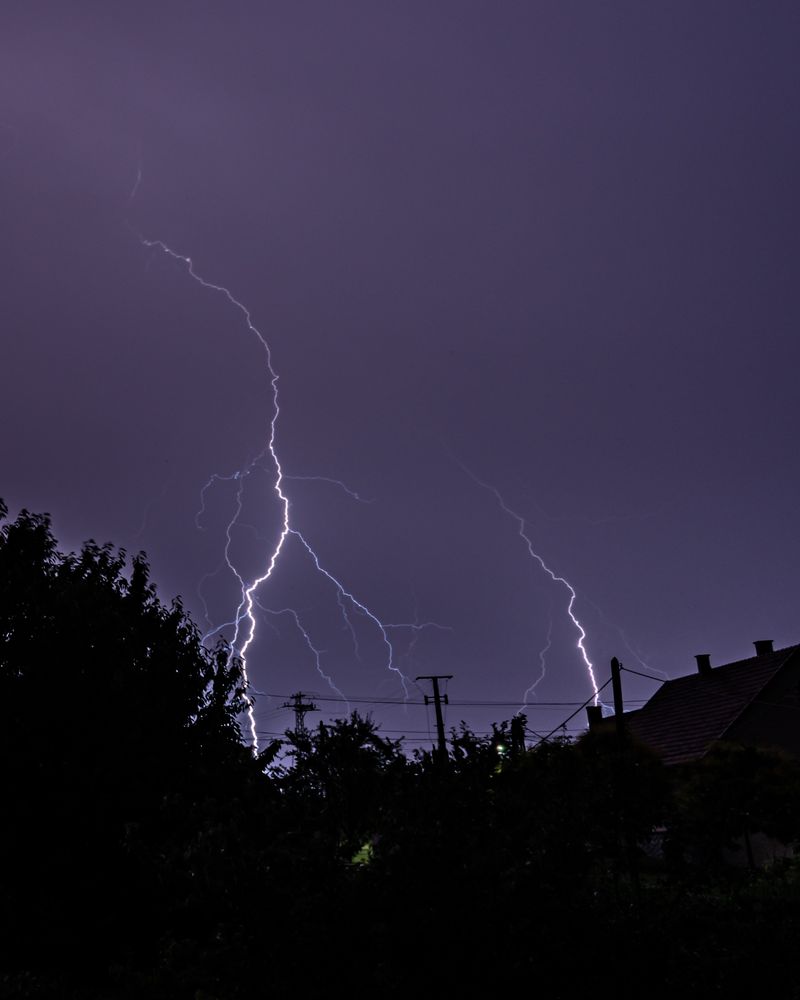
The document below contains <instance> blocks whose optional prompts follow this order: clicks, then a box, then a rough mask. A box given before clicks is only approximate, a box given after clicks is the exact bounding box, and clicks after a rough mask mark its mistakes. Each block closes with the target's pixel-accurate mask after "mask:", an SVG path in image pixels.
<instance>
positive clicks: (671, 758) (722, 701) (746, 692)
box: [625, 645, 800, 764]
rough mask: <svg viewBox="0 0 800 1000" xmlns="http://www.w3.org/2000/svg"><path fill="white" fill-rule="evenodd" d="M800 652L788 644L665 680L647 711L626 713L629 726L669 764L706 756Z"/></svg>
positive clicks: (651, 700) (797, 648) (640, 710)
mask: <svg viewBox="0 0 800 1000" xmlns="http://www.w3.org/2000/svg"><path fill="white" fill-rule="evenodd" d="M798 650H800V645H798V646H787V647H786V648H785V649H778V650H775V652H772V653H765V654H763V655H762V656H752V657H750V658H749V659H747V660H738V661H737V662H736V663H728V664H726V665H725V666H721V667H714V668H713V669H712V670H711V671H710V672H708V673H705V674H701V673H695V674H688V675H687V676H686V677H678V678H676V679H675V680H672V681H666V682H665V683H664V684H663V685H662V686H661V687H660V688H659V690H658V691H657V692H656V693H655V694H654V695H653V697H652V698H651V699H650V701H648V703H647V704H646V705H645V706H644V707H643V708H640V709H639V710H638V711H637V712H628V713H626V715H625V721H626V723H627V725H628V728H629V730H630V732H631V733H632V734H633V735H634V736H635V737H636V738H637V739H639V740H641V742H642V743H645V744H646V745H647V746H649V747H651V748H652V749H653V750H655V752H656V753H657V754H658V755H659V756H660V757H661V759H662V760H663V761H664V763H665V764H681V763H684V762H686V761H689V760H694V759H695V758H697V757H702V755H703V754H704V753H705V751H706V749H707V747H708V745H709V744H710V743H711V742H712V741H713V740H718V739H722V737H723V736H724V734H725V732H726V731H727V730H728V729H729V728H730V726H731V725H732V724H733V723H734V722H735V721H736V720H737V719H738V718H739V716H740V715H741V714H742V712H743V711H744V709H745V708H746V707H747V706H748V705H749V704H750V703H751V702H752V701H753V699H754V698H756V696H757V695H758V694H759V692H760V691H761V690H762V689H763V688H764V686H765V685H766V684H767V683H768V682H769V681H770V680H772V678H773V677H774V676H775V674H777V672H778V671H779V670H780V668H781V667H782V666H783V665H784V663H786V662H787V660H789V659H790V658H791V657H792V656H793V655H794V654H795V653H796V652H797V651H798Z"/></svg>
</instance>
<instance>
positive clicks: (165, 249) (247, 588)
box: [131, 173, 443, 753]
mask: <svg viewBox="0 0 800 1000" xmlns="http://www.w3.org/2000/svg"><path fill="white" fill-rule="evenodd" d="M140 181H141V176H140V173H139V174H138V175H137V182H136V185H135V187H134V190H133V191H132V192H131V197H133V196H134V195H135V193H136V190H137V189H138V186H139V183H140ZM136 236H137V238H138V239H139V241H140V243H141V245H142V246H144V247H146V248H147V249H148V250H158V251H160V252H161V253H163V254H165V255H166V256H167V257H169V258H170V259H171V260H173V261H176V262H177V263H178V264H180V265H182V266H183V267H184V268H185V269H186V271H187V273H188V274H189V276H190V277H191V278H192V280H193V281H195V282H196V283H197V284H198V285H200V286H201V287H203V288H205V289H207V290H209V291H211V292H215V293H217V294H219V295H222V296H224V297H225V299H227V301H228V302H229V303H230V305H232V306H233V307H234V308H235V309H236V310H237V311H238V312H239V313H240V314H241V316H242V317H243V318H244V321H245V324H246V326H247V329H248V330H249V331H250V333H252V334H253V335H254V336H255V337H256V338H257V339H258V341H259V343H260V344H261V347H262V348H263V350H264V354H265V357H266V371H267V376H268V380H269V385H270V394H271V401H272V411H271V412H272V415H271V417H270V419H269V421H268V432H267V443H266V445H265V446H264V448H263V450H262V451H261V453H260V454H259V455H258V456H257V457H256V458H255V459H254V460H253V461H252V462H251V463H250V464H249V465H248V466H246V467H245V468H244V469H241V470H239V471H237V472H234V473H231V474H230V475H228V476H221V475H217V474H215V475H213V476H211V477H210V479H209V480H208V482H207V483H206V485H205V486H204V487H203V489H202V491H201V508H200V510H199V511H198V513H197V515H196V518H195V523H196V524H197V526H198V527H201V518H202V515H203V514H204V512H205V494H206V492H207V491H208V489H209V488H210V487H211V486H213V485H214V484H215V483H216V482H221V481H236V483H237V489H236V502H235V510H234V513H233V516H232V517H231V519H230V521H229V522H228V524H227V527H226V530H225V549H224V557H223V558H224V562H225V563H226V564H227V566H228V568H229V569H230V571H231V573H232V574H233V576H234V577H235V579H236V581H237V583H238V585H239V588H240V594H241V597H240V600H239V604H238V607H237V609H236V614H235V616H234V618H233V620H232V621H231V622H227V623H225V624H224V625H221V626H217V627H216V628H212V630H211V631H210V632H209V633H208V634H207V636H206V637H205V638H206V639H208V638H210V637H211V636H213V635H215V634H218V633H219V632H220V631H221V630H222V629H224V628H233V638H232V640H231V643H230V655H229V659H228V663H229V664H230V662H231V660H232V659H233V657H234V656H238V658H239V660H240V661H241V664H242V678H243V681H244V684H245V689H246V691H247V692H250V691H251V690H252V687H251V684H250V678H249V674H248V665H247V653H248V650H249V649H250V646H251V645H252V643H253V641H254V639H255V636H256V616H255V613H254V606H255V604H256V594H257V592H258V590H259V588H260V587H261V586H262V585H263V584H264V583H266V581H267V580H269V579H270V578H271V577H272V575H273V573H274V572H275V567H276V566H277V563H278V559H279V557H280V555H281V552H282V551H283V548H284V546H285V544H286V541H287V539H288V538H289V537H290V536H291V537H293V538H296V539H297V540H298V541H299V542H300V543H301V545H302V546H303V548H304V549H305V551H306V552H307V553H308V555H309V556H310V557H311V559H312V561H313V563H314V566H315V567H316V569H317V571H318V572H319V573H321V574H322V575H323V576H325V577H326V578H327V579H328V580H329V581H330V582H331V583H332V584H333V585H334V587H335V588H336V593H337V600H338V601H339V604H340V606H341V607H342V608H343V609H344V607H345V602H348V603H349V604H350V605H351V606H352V607H354V608H355V609H356V610H357V611H359V612H360V613H361V614H362V615H364V616H365V617H366V618H368V619H369V620H370V621H371V622H372V623H373V624H374V625H375V627H376V628H377V629H378V631H379V634H380V636H381V640H382V642H383V644H384V646H385V648H386V666H387V669H388V670H389V671H391V672H392V673H394V674H396V675H397V677H398V679H399V680H400V682H401V683H402V686H403V690H404V691H405V693H406V697H408V686H407V684H408V678H407V677H406V676H405V675H404V674H403V672H402V671H401V670H400V669H399V667H398V666H397V665H396V662H395V661H396V656H395V651H394V646H393V645H392V642H391V640H390V638H389V634H388V630H389V629H393V628H403V627H405V628H411V629H414V630H416V629H418V628H421V627H428V625H431V626H433V625H435V624H436V623H426V625H425V626H416V625H407V626H402V625H384V624H383V623H382V622H381V621H380V619H379V618H378V617H377V615H375V613H374V612H373V611H371V610H370V609H369V608H368V607H367V606H366V605H365V604H363V603H362V602H361V601H359V600H357V598H356V597H355V596H354V595H353V594H352V593H351V592H350V591H348V590H347V589H346V587H345V586H344V585H343V584H342V583H341V581H340V580H338V579H337V578H336V577H335V576H334V575H333V574H332V573H331V572H329V570H327V569H326V568H324V567H323V565H322V563H321V562H320V558H319V556H318V555H317V553H316V552H315V550H314V549H313V548H312V546H311V545H310V544H309V542H308V541H307V539H306V538H305V536H304V535H303V534H302V533H301V532H300V531H299V530H298V529H297V528H296V527H295V526H294V525H293V524H292V522H291V518H290V504H289V497H288V496H287V494H286V493H285V492H284V490H283V482H284V480H285V479H289V478H304V479H318V480H322V481H326V482H331V483H335V484H336V485H338V486H340V487H341V488H342V489H344V490H345V491H346V492H347V493H349V494H350V495H351V496H352V497H353V498H354V499H356V500H359V501H362V502H369V501H363V500H362V498H361V497H360V496H358V494H356V493H355V492H354V491H352V490H349V489H348V487H346V486H345V485H344V484H343V483H341V482H339V481H338V480H333V479H327V477H323V476H313V477H312V476H307V477H289V476H286V475H285V474H284V472H283V468H282V466H281V462H280V459H279V457H278V452H277V450H276V445H275V442H276V430H277V424H278V418H279V416H280V406H279V400H278V373H277V372H276V370H275V368H274V366H273V363H272V352H271V349H270V346H269V343H268V342H267V340H266V338H265V337H264V336H263V334H262V333H261V332H260V330H259V329H258V328H257V327H256V326H255V324H254V323H253V320H252V316H251V313H250V310H249V309H248V308H247V306H245V305H244V303H242V302H240V301H239V300H238V299H237V298H235V296H234V295H233V294H232V293H231V292H230V291H229V289H227V288H226V287H225V286H224V285H218V284H215V283H214V282H211V281H206V279H205V278H203V277H201V276H200V275H199V274H198V273H197V272H196V271H195V269H194V263H193V261H192V258H191V257H187V256H185V255H183V254H180V253H177V252H176V251H175V250H172V249H171V248H170V247H169V246H167V244H166V243H164V242H163V241H162V240H150V239H145V238H144V237H143V236H141V235H140V234H139V233H136ZM267 455H268V456H269V462H270V465H271V467H272V469H274V481H273V483H272V491H273V493H274V495H275V497H276V498H277V501H278V504H279V508H280V510H281V518H280V523H281V527H280V531H279V533H278V537H277V541H275V542H274V545H273V547H272V549H271V551H270V552H269V553H268V554H267V555H266V557H265V562H264V565H263V569H262V571H261V573H260V575H258V576H256V577H254V578H253V579H249V580H248V579H245V577H244V576H243V575H242V573H241V572H240V571H239V570H238V568H237V567H236V564H235V562H234V560H233V558H232V555H231V545H232V533H233V530H234V528H235V527H237V526H238V525H239V523H240V522H239V517H240V515H241V512H242V506H243V491H244V487H245V482H246V480H247V478H248V476H249V474H250V473H251V472H252V471H253V469H254V468H255V467H256V466H257V465H258V464H259V463H260V462H261V460H262V459H265V458H266V456H267ZM212 575H213V574H212ZM264 610H266V609H264ZM279 613H291V614H293V615H294V616H295V621H296V623H297V625H298V628H300V630H301V631H302V632H303V634H304V636H305V640H306V643H307V644H308V646H309V648H310V649H311V650H312V652H313V653H314V655H315V656H316V657H317V669H318V670H319V672H320V674H321V675H322V676H323V677H324V678H325V680H327V681H328V683H329V684H330V685H331V686H332V687H333V688H334V690H336V691H337V692H338V689H337V688H336V687H335V685H334V684H333V681H332V680H331V679H330V678H329V677H328V675H327V674H325V673H324V672H323V670H322V667H321V665H320V660H319V657H320V655H321V651H317V650H316V648H315V647H314V645H313V644H312V643H311V640H310V638H309V636H308V632H307V631H306V630H305V629H303V627H302V625H301V624H300V621H299V618H298V617H297V614H296V612H294V611H293V610H292V609H283V611H282V612H279ZM344 617H345V621H346V624H347V626H348V627H349V628H350V630H351V632H352V633H353V636H354V639H355V630H354V628H353V626H352V623H351V621H350V619H349V617H348V615H347V613H346V612H344ZM437 627H440V628H441V627H443V626H437ZM356 649H357V641H356ZM338 693H341V692H338ZM246 714H247V718H248V721H249V729H250V736H251V739H252V747H253V752H254V753H255V752H257V750H258V736H257V734H256V724H255V715H254V711H253V700H252V698H251V697H249V696H248V697H247V709H246Z"/></svg>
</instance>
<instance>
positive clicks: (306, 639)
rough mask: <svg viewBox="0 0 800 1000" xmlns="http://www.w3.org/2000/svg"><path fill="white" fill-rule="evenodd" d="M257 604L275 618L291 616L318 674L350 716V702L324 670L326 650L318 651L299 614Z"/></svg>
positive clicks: (290, 609) (291, 610)
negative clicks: (311, 656) (342, 703)
mask: <svg viewBox="0 0 800 1000" xmlns="http://www.w3.org/2000/svg"><path fill="white" fill-rule="evenodd" d="M256 603H257V604H258V606H259V608H261V610H262V611H263V612H265V613H266V614H268V615H273V616H274V617H275V618H277V617H278V616H279V615H291V617H292V619H293V620H294V623H295V625H296V626H297V630H298V632H299V633H300V635H302V637H303V641H304V642H305V644H306V646H308V648H309V649H310V650H311V653H312V655H313V657H314V663H315V665H316V668H317V673H318V674H319V675H320V677H321V678H322V679H323V680H324V681H325V683H326V684H327V685H328V687H329V688H330V689H331V691H334V692H335V693H336V694H337V695H338V696H339V697H340V698H341V699H342V700H343V701H344V703H345V704H346V705H347V714H348V715H349V714H350V702H349V701H348V700H347V698H346V697H345V696H344V695H343V694H342V692H341V691H340V690H339V688H338V687H336V685H335V684H334V682H333V678H332V677H330V676H329V675H328V674H326V673H325V671H324V670H323V669H322V654H323V653H324V652H325V650H324V649H318V648H317V647H316V646H315V645H314V643H313V642H312V641H311V636H310V635H309V634H308V630H307V629H306V628H304V626H303V623H302V622H301V621H300V615H298V613H297V612H296V611H295V610H294V608H281V609H280V611H275V610H273V609H272V608H267V607H265V606H264V605H263V604H262V603H261V601H259V600H257V601H256Z"/></svg>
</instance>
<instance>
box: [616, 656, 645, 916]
mask: <svg viewBox="0 0 800 1000" xmlns="http://www.w3.org/2000/svg"><path fill="white" fill-rule="evenodd" d="M621 670H622V664H621V663H620V662H619V660H618V659H617V658H616V656H615V657H613V659H612V660H611V689H612V691H613V692H614V725H615V727H616V730H617V752H616V759H617V768H616V770H617V775H616V780H615V782H614V783H615V785H616V792H615V795H616V798H617V810H618V816H619V822H620V825H621V827H622V830H621V833H622V843H623V846H624V849H625V860H626V862H627V866H628V874H629V876H630V880H631V887H632V889H633V898H634V900H635V902H636V906H637V908H638V906H639V905H640V902H641V899H640V895H639V866H638V864H637V862H636V844H635V843H634V840H633V837H632V836H631V832H630V830H629V828H628V822H627V815H626V813H627V808H626V807H627V802H626V801H625V789H624V788H622V787H621V784H622V775H623V772H624V771H625V770H626V761H625V751H626V747H627V738H626V736H627V734H626V731H625V709H624V707H623V704H622V673H621Z"/></svg>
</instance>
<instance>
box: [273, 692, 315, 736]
mask: <svg viewBox="0 0 800 1000" xmlns="http://www.w3.org/2000/svg"><path fill="white" fill-rule="evenodd" d="M281 707H282V708H291V710H292V711H293V712H294V731H295V732H296V733H304V732H305V731H306V712H318V711H319V709H318V708H317V706H316V705H315V704H314V703H313V702H312V701H307V702H304V701H303V692H302V691H298V692H297V693H296V694H293V695H292V698H291V701H285V702H284V703H283V705H282V706H281Z"/></svg>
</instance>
